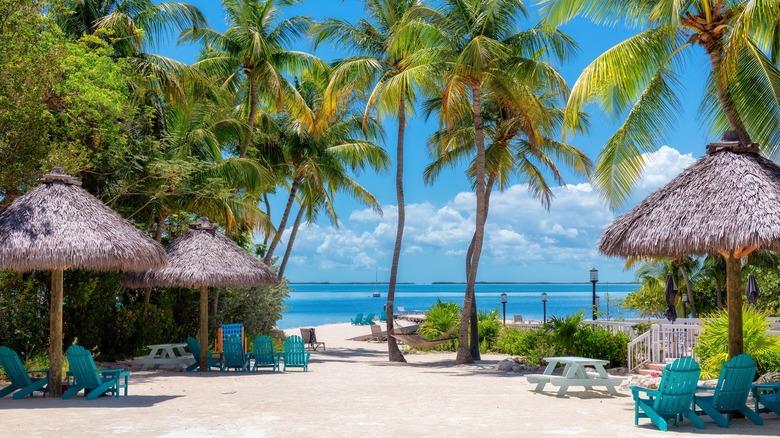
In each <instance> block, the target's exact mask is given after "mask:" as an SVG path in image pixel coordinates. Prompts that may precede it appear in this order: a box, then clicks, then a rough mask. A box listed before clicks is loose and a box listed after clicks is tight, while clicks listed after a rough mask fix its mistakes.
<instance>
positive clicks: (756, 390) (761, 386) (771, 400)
mask: <svg viewBox="0 0 780 438" xmlns="http://www.w3.org/2000/svg"><path fill="white" fill-rule="evenodd" d="M778 395H780V382H773V383H754V384H753V399H754V400H755V401H756V413H760V412H769V411H772V412H774V413H775V414H777V415H780V397H778ZM759 404H760V405H762V406H764V407H763V408H762V407H760V406H759Z"/></svg>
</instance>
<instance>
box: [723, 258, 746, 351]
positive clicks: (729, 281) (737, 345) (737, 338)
mask: <svg viewBox="0 0 780 438" xmlns="http://www.w3.org/2000/svg"><path fill="white" fill-rule="evenodd" d="M741 274H742V263H741V262H740V259H738V258H736V257H734V254H733V253H731V254H729V255H728V257H726V303H727V305H728V310H727V312H728V315H729V359H730V358H732V357H734V356H737V355H740V354H742V353H743V352H744V349H745V346H744V341H743V339H742V282H741V280H740V278H741Z"/></svg>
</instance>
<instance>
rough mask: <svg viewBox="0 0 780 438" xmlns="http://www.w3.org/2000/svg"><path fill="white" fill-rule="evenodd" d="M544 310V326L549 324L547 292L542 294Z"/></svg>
mask: <svg viewBox="0 0 780 438" xmlns="http://www.w3.org/2000/svg"><path fill="white" fill-rule="evenodd" d="M542 309H544V310H543V312H544V320H543V321H544V324H547V292H542Z"/></svg>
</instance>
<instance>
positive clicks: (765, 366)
mask: <svg viewBox="0 0 780 438" xmlns="http://www.w3.org/2000/svg"><path fill="white" fill-rule="evenodd" d="M768 318H769V311H767V310H754V309H752V308H749V307H743V309H742V333H743V340H744V346H745V347H744V350H745V353H747V354H749V355H751V356H753V358H755V360H756V363H757V364H758V367H759V369H758V373H759V374H764V373H766V372H769V371H778V370H780V366H779V365H780V336H770V335H767V333H766V331H767V330H768V329H769V324H770V321H769V319H768ZM703 319H704V322H703V323H702V328H703V329H704V332H703V333H702V334H701V335H699V339H698V345H696V347H694V352H695V353H696V356H697V357H698V358H699V361H700V363H701V368H702V377H703V378H706V379H714V378H717V376H718V374H720V369H721V367H722V366H723V364H724V363H725V362H726V361H727V360H728V356H729V352H728V339H729V335H728V328H729V318H728V312H727V311H726V310H719V311H715V312H712V313H709V314H707V315H705V316H704V318H703Z"/></svg>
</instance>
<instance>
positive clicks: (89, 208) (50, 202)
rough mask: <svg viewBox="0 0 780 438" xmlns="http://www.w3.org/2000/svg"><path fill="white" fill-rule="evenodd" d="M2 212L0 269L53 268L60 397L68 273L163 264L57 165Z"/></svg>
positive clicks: (151, 246) (161, 255)
mask: <svg viewBox="0 0 780 438" xmlns="http://www.w3.org/2000/svg"><path fill="white" fill-rule="evenodd" d="M39 181H40V182H41V184H40V185H38V186H37V187H36V188H34V189H32V190H30V191H29V192H27V193H26V194H24V195H22V196H20V197H19V198H17V199H15V200H14V201H13V202H12V203H11V205H9V206H8V208H6V209H5V210H4V211H3V212H2V213H0V268H2V269H12V270H16V271H32V270H51V271H52V273H51V297H50V316H49V318H50V322H49V367H50V370H49V387H48V389H49V395H50V396H51V397H59V396H60V395H62V386H61V383H62V347H63V346H62V283H63V275H64V274H63V273H64V271H65V270H66V269H71V268H75V269H87V270H96V271H124V270H139V269H150V268H158V267H161V266H164V265H165V262H166V257H165V251H164V250H163V247H162V246H161V245H160V244H159V243H157V242H155V241H154V240H153V239H150V238H149V237H147V236H145V235H143V233H141V232H140V231H139V230H138V229H137V228H136V227H135V226H134V225H133V224H131V223H130V222H128V221H127V220H125V219H123V218H122V217H120V216H119V215H118V214H117V213H115V212H114V211H113V210H111V209H110V208H108V207H107V206H105V205H104V204H103V203H102V202H100V200H98V199H97V198H95V197H94V196H92V195H91V194H89V193H88V192H87V191H86V190H84V189H82V188H81V187H79V186H80V185H81V181H79V180H78V179H77V178H74V177H72V176H69V175H67V174H66V173H65V171H64V170H63V169H62V168H60V167H55V168H54V169H52V171H51V173H50V174H47V175H44V176H43V177H41V179H40V180H39Z"/></svg>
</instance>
